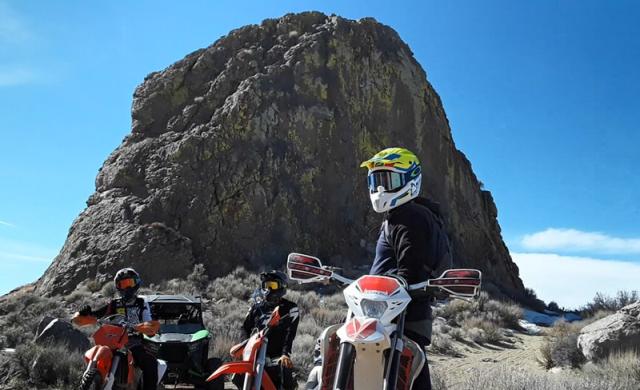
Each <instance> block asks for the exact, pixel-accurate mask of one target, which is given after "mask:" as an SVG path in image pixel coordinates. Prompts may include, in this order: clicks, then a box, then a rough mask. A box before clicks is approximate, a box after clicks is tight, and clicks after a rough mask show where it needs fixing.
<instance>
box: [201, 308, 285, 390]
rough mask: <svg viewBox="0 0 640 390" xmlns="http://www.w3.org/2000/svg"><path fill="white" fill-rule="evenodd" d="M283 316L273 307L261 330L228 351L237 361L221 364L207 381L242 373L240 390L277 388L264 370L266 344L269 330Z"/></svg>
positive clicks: (266, 359) (273, 389) (266, 358)
mask: <svg viewBox="0 0 640 390" xmlns="http://www.w3.org/2000/svg"><path fill="white" fill-rule="evenodd" d="M287 315H288V314H287ZM285 317H286V316H284V317H280V313H279V312H278V308H277V307H276V308H275V309H273V311H272V312H271V315H270V316H269V319H268V321H267V325H266V326H265V327H264V328H263V329H262V330H259V331H257V332H254V333H253V335H252V336H251V337H250V338H249V339H247V340H245V341H243V342H242V343H240V344H237V345H234V346H233V347H232V348H231V350H230V351H229V352H230V354H231V356H233V358H234V359H236V360H239V361H234V362H230V363H226V364H223V365H222V366H220V368H218V369H217V370H216V371H214V372H213V374H211V376H209V378H207V382H209V381H212V380H214V379H216V378H218V377H220V376H222V375H227V374H235V375H244V384H243V386H242V390H277V388H276V386H275V385H274V383H273V380H272V379H271V378H270V377H269V374H267V372H266V371H265V367H266V365H267V364H268V363H269V362H268V360H269V359H268V357H267V345H268V344H269V332H270V330H271V329H273V328H274V327H276V326H277V325H278V324H279V323H280V320H282V319H283V318H285Z"/></svg>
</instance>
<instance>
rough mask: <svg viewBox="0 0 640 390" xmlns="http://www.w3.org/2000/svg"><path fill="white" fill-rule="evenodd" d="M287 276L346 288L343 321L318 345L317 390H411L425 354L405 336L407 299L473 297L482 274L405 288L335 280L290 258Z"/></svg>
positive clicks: (388, 279)
mask: <svg viewBox="0 0 640 390" xmlns="http://www.w3.org/2000/svg"><path fill="white" fill-rule="evenodd" d="M287 271H288V274H289V277H290V278H291V279H292V280H295V281H298V282H301V283H312V282H322V281H327V280H332V281H335V282H338V283H340V284H342V285H346V286H347V287H346V288H345V289H344V297H345V300H346V302H347V305H348V311H347V316H346V321H345V323H344V324H337V325H333V326H330V327H328V328H326V329H325V330H324V331H323V332H322V335H321V336H320V338H321V340H322V345H321V354H322V362H323V363H322V381H321V385H320V389H321V390H377V389H381V390H410V389H411V386H412V384H413V381H414V380H415V379H416V377H417V376H418V374H419V373H420V370H421V369H422V366H423V365H424V364H425V361H426V358H425V355H424V350H423V348H422V347H421V346H419V345H418V344H417V343H416V342H414V341H413V340H411V339H409V338H407V337H406V336H404V334H403V333H404V322H405V314H406V309H407V306H408V305H409V302H410V301H411V294H412V293H414V292H418V291H420V292H421V293H422V294H424V291H425V290H440V291H443V292H445V293H446V294H448V295H449V296H451V297H454V298H462V299H470V298H475V297H477V296H478V294H479V292H480V285H481V280H482V273H481V272H480V271H478V270H475V269H450V270H447V271H445V272H443V273H442V275H441V276H440V277H439V278H435V279H429V280H427V281H425V282H422V283H417V284H412V285H408V284H407V283H406V282H405V281H404V280H403V279H402V278H399V277H393V276H377V275H364V276H362V277H360V278H358V279H356V280H352V279H349V278H346V277H344V276H341V275H338V274H337V273H335V272H334V271H333V270H332V269H331V268H330V267H325V266H323V265H322V263H321V262H320V260H319V259H318V258H316V257H313V256H308V255H303V254H299V253H291V254H290V255H289V257H288V258H287Z"/></svg>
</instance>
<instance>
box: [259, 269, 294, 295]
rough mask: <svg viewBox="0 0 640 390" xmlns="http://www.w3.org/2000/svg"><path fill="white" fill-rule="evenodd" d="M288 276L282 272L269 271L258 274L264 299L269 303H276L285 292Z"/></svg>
mask: <svg viewBox="0 0 640 390" xmlns="http://www.w3.org/2000/svg"><path fill="white" fill-rule="evenodd" d="M288 280H289V278H287V275H286V274H285V273H284V272H281V271H269V272H263V273H261V274H260V283H261V285H260V287H261V288H262V294H263V296H264V299H265V300H266V301H267V302H269V303H278V301H280V299H281V298H282V297H283V296H284V294H285V293H286V292H287V282H288Z"/></svg>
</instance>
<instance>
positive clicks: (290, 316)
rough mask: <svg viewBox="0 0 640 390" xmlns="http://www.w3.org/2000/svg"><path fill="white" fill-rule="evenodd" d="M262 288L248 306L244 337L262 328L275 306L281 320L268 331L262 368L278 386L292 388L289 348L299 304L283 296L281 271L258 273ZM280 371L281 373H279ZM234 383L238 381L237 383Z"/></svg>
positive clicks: (283, 283)
mask: <svg viewBox="0 0 640 390" xmlns="http://www.w3.org/2000/svg"><path fill="white" fill-rule="evenodd" d="M260 279H261V288H260V295H259V299H257V300H256V303H255V304H254V305H253V306H251V308H250V309H249V312H248V313H247V316H246V317H245V319H244V323H243V324H242V329H243V330H244V332H245V336H246V337H247V338H248V337H250V336H251V333H252V332H253V330H254V329H262V328H263V327H264V326H265V325H266V323H267V320H268V319H269V316H270V315H271V312H272V311H273V309H274V308H275V307H276V306H278V311H279V313H280V317H281V318H282V320H281V321H280V323H279V324H278V325H277V326H276V327H275V328H273V329H272V330H271V331H270V333H269V344H268V346H267V359H268V360H267V361H268V363H267V365H266V367H265V370H266V371H267V373H268V374H269V377H270V378H271V379H273V381H274V384H275V385H276V387H278V385H279V383H280V381H282V388H283V389H284V390H291V389H295V387H296V384H295V381H294V380H293V375H292V368H293V362H292V361H291V347H292V345H293V339H294V338H295V337H296V331H297V329H298V322H299V320H300V316H299V312H298V306H297V305H296V304H295V303H293V302H291V301H289V300H287V299H284V298H283V296H284V294H285V293H286V291H287V279H288V278H287V275H286V274H284V273H283V272H280V271H271V272H265V273H262V274H260ZM281 374H282V375H281ZM236 384H237V385H238V384H239V383H236Z"/></svg>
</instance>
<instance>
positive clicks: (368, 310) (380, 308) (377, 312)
mask: <svg viewBox="0 0 640 390" xmlns="http://www.w3.org/2000/svg"><path fill="white" fill-rule="evenodd" d="M360 306H361V307H362V312H363V313H364V315H365V316H367V317H371V318H376V319H380V317H382V315H383V314H384V312H385V311H387V302H384V301H372V300H369V299H363V300H362V301H361V302H360Z"/></svg>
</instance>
